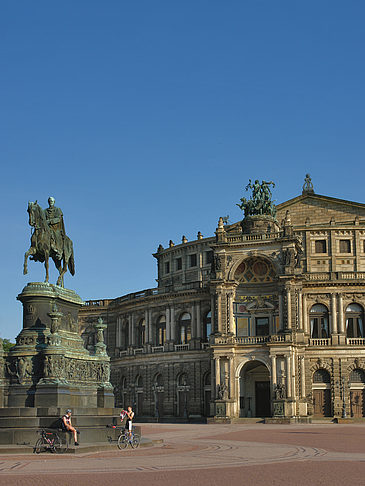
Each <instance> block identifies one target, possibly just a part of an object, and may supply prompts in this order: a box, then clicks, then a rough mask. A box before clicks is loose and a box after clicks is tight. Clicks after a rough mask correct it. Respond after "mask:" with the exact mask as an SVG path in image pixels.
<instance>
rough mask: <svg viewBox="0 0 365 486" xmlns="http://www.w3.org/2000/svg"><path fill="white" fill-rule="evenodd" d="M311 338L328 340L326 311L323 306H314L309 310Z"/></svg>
mask: <svg viewBox="0 0 365 486" xmlns="http://www.w3.org/2000/svg"><path fill="white" fill-rule="evenodd" d="M309 314H310V326H311V338H314V339H315V338H328V337H329V327H328V309H327V307H326V306H325V305H323V304H314V305H313V306H312V307H311V309H310V312H309Z"/></svg>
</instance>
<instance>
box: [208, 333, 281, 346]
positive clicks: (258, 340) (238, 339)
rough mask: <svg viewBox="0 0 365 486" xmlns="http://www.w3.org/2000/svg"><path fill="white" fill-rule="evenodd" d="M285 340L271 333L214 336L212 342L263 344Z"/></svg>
mask: <svg viewBox="0 0 365 486" xmlns="http://www.w3.org/2000/svg"><path fill="white" fill-rule="evenodd" d="M284 341H285V336H282V335H280V334H273V335H272V336H229V337H223V336H222V337H216V338H215V339H214V344H246V345H250V344H265V343H281V342H284Z"/></svg>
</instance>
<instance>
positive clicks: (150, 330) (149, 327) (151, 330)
mask: <svg viewBox="0 0 365 486" xmlns="http://www.w3.org/2000/svg"><path fill="white" fill-rule="evenodd" d="M148 342H149V343H150V344H152V345H153V327H152V310H151V309H149V311H148Z"/></svg>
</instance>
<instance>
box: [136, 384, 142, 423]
mask: <svg viewBox="0 0 365 486" xmlns="http://www.w3.org/2000/svg"><path fill="white" fill-rule="evenodd" d="M135 410H136V415H137V416H141V415H143V378H142V376H141V375H138V376H137V379H136V394H135Z"/></svg>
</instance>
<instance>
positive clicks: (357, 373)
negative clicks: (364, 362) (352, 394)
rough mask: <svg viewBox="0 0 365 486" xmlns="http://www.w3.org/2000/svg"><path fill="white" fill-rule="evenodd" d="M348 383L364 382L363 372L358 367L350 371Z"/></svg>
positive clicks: (364, 374)
mask: <svg viewBox="0 0 365 486" xmlns="http://www.w3.org/2000/svg"><path fill="white" fill-rule="evenodd" d="M350 383H362V384H365V372H364V370H361V369H360V368H356V369H354V370H353V371H351V374H350Z"/></svg>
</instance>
